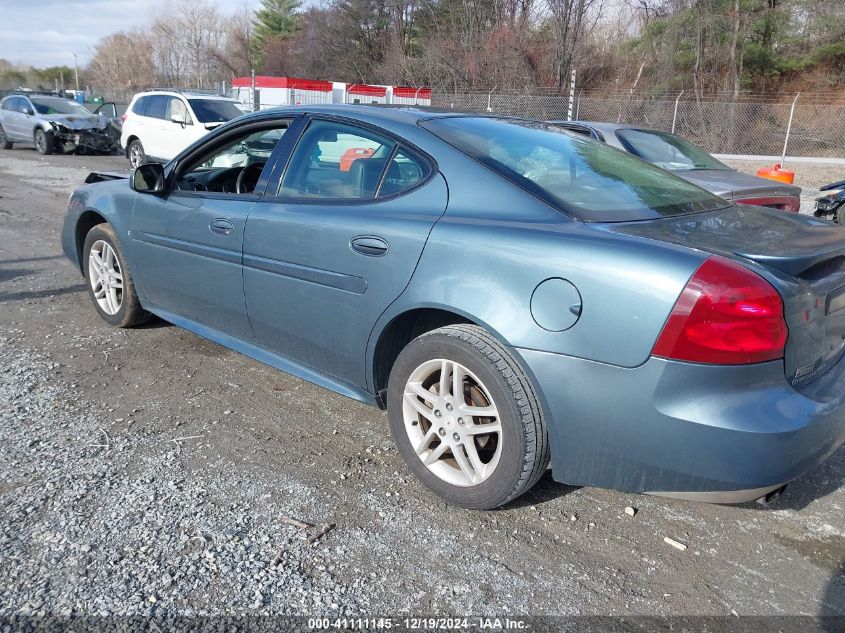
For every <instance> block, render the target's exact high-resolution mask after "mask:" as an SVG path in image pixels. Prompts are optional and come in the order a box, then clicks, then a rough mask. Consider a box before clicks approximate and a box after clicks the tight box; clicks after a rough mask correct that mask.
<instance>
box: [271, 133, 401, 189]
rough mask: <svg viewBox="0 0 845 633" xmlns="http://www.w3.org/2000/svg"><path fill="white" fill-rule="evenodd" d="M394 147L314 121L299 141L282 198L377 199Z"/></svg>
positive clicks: (377, 137) (386, 141)
mask: <svg viewBox="0 0 845 633" xmlns="http://www.w3.org/2000/svg"><path fill="white" fill-rule="evenodd" d="M394 146H395V143H394V142H393V141H391V140H389V139H387V138H384V137H383V136H380V135H378V134H374V133H373V132H370V131H369V130H364V129H361V128H358V127H355V126H351V125H346V124H344V123H336V122H334V121H319V120H315V121H312V122H311V124H310V125H309V126H308V129H307V130H305V133H304V134H303V135H302V138H301V139H300V140H299V143H298V144H297V146H296V149H295V150H294V153H293V155H292V156H291V159H290V162H289V164H288V167H287V171H286V172H285V176H284V178H283V179H282V184H281V187H280V189H279V195H280V196H285V197H293V198H315V199H335V200H339V199H346V200H367V199H371V198H373V197H374V196H375V194H376V191H377V190H378V187H379V185H380V184H381V181H382V175H383V174H384V172H385V169H386V168H387V165H388V162H389V161H390V158H391V155H392V153H393V148H394Z"/></svg>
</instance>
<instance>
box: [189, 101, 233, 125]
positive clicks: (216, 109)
mask: <svg viewBox="0 0 845 633" xmlns="http://www.w3.org/2000/svg"><path fill="white" fill-rule="evenodd" d="M188 102H189V103H190V104H191V107H192V108H193V110H194V114H196V115H197V120H198V121H199V122H200V123H225V122H226V121H230V120H231V119H234V118H235V117H239V116H241V115H242V114H243V112H241V110H240V108H238V106H236V105H235V104H234V103H233V102H231V101H223V100H222V99H188Z"/></svg>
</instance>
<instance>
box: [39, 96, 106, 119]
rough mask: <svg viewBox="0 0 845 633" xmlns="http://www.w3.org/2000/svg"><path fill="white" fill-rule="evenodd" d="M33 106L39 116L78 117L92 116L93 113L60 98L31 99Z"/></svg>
mask: <svg viewBox="0 0 845 633" xmlns="http://www.w3.org/2000/svg"><path fill="white" fill-rule="evenodd" d="M29 100H30V101H32V105H34V106H35V109H36V110H37V111H38V114H75V115H77V116H91V113H90V112H89V111H88V110H86V109H85V108H83V107H82V106H81V105H79V104H78V103H75V102H74V101H68V100H67V99H61V98H59V97H30V98H29Z"/></svg>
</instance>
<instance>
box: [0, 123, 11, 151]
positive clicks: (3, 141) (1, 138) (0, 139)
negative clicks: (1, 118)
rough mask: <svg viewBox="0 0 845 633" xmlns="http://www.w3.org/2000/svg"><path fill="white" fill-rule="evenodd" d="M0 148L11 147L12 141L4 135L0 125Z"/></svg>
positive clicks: (4, 132)
mask: <svg viewBox="0 0 845 633" xmlns="http://www.w3.org/2000/svg"><path fill="white" fill-rule="evenodd" d="M0 149H12V141H10V140H9V137H8V136H6V131H5V130H4V129H3V127H2V126H0Z"/></svg>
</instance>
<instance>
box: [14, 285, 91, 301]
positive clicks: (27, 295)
mask: <svg viewBox="0 0 845 633" xmlns="http://www.w3.org/2000/svg"><path fill="white" fill-rule="evenodd" d="M84 291H85V286H84V284H74V285H72V286H65V287H64V288H50V289H45V290H20V291H18V292H0V303H6V302H7V301H25V300H27V299H46V298H47V297H55V296H58V295H67V294H72V293H74V292H84Z"/></svg>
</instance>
